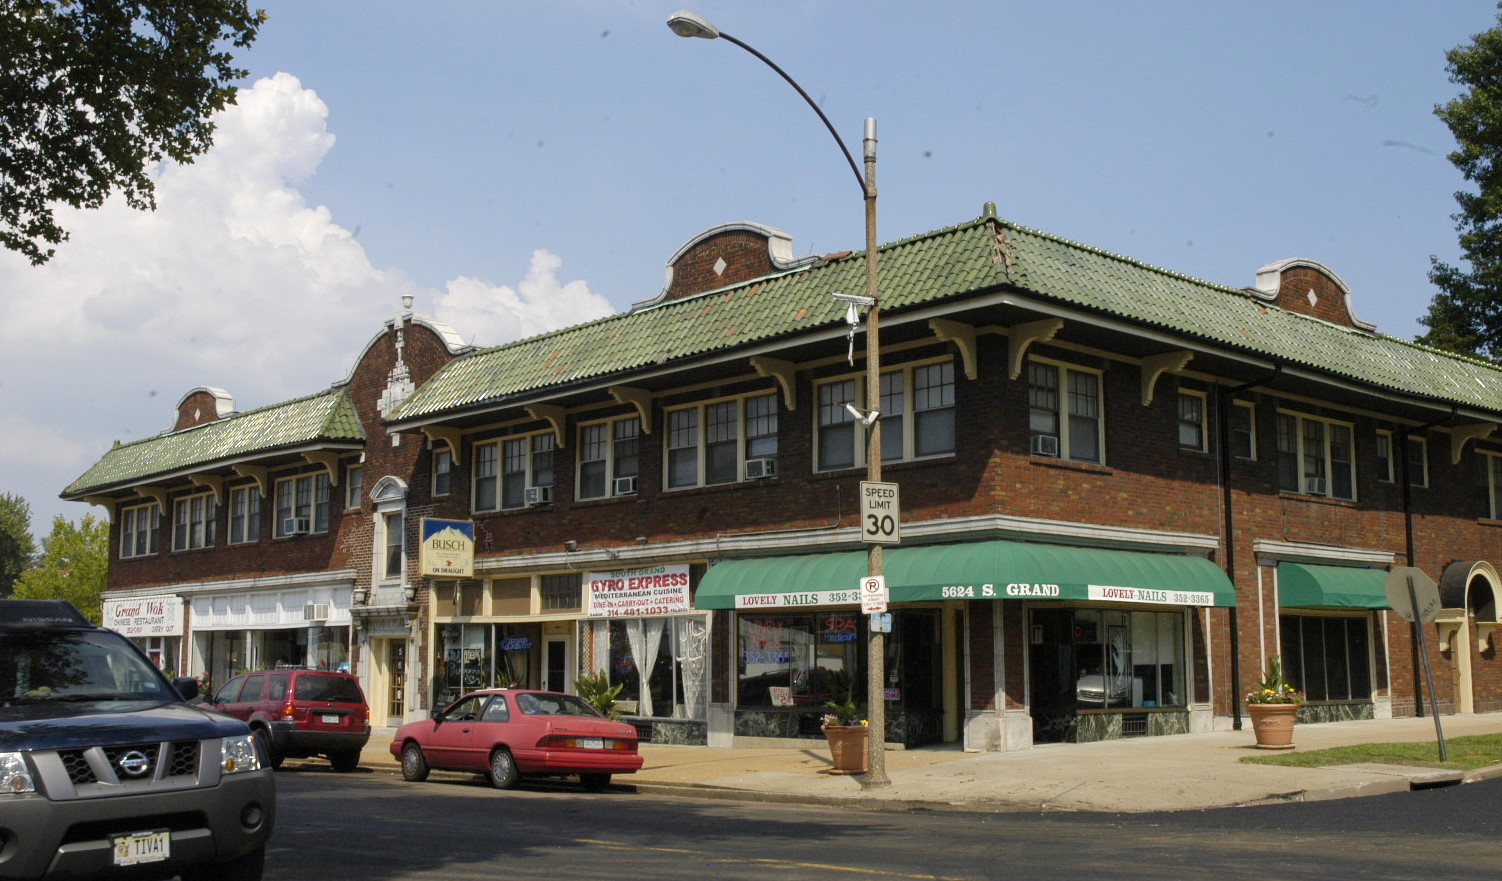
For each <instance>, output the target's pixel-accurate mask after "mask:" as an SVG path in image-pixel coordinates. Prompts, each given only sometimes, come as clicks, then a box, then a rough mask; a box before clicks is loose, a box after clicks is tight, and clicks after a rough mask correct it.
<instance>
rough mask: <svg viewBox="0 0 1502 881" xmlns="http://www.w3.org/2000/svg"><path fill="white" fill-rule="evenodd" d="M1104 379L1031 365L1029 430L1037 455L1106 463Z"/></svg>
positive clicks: (1044, 363) (1089, 373) (1051, 366)
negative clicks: (1103, 404) (1102, 416)
mask: <svg viewBox="0 0 1502 881" xmlns="http://www.w3.org/2000/svg"><path fill="white" fill-rule="evenodd" d="M1100 376H1101V375H1100V372H1099V371H1095V370H1087V369H1085V368H1083V367H1075V366H1073V365H1067V364H1057V363H1053V362H1050V361H1037V360H1034V361H1029V362H1028V365H1027V400H1028V429H1029V431H1030V432H1031V435H1032V439H1031V441H1030V443H1031V450H1032V452H1033V454H1034V455H1039V456H1055V457H1058V458H1062V459H1068V460H1070V461H1072V462H1094V463H1097V464H1099V463H1101V462H1102V461H1103V457H1102V454H1101V451H1102V449H1103V448H1104V446H1105V433H1104V424H1103V422H1104V420H1102V418H1101V412H1102V408H1101V387H1100V386H1101V382H1100Z"/></svg>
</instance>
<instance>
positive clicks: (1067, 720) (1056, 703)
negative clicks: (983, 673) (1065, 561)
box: [1027, 609, 1079, 743]
mask: <svg viewBox="0 0 1502 881" xmlns="http://www.w3.org/2000/svg"><path fill="white" fill-rule="evenodd" d="M1073 626H1074V612H1073V611H1071V610H1069V609H1033V610H1032V614H1031V616H1030V620H1029V622H1028V656H1027V659H1028V707H1029V710H1030V711H1031V713H1032V717H1033V742H1034V743H1059V742H1061V741H1063V740H1064V739H1066V737H1067V736H1068V734H1069V728H1070V726H1071V724H1072V722H1073V720H1074V716H1075V710H1076V707H1077V704H1076V691H1075V689H1076V688H1077V683H1078V680H1079V671H1078V668H1077V667H1076V666H1075V662H1074V635H1073V631H1072V628H1073Z"/></svg>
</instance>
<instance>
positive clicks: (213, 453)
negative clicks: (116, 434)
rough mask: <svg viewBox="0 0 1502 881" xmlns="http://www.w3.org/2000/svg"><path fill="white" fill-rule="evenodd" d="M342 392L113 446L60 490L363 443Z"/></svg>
mask: <svg viewBox="0 0 1502 881" xmlns="http://www.w3.org/2000/svg"><path fill="white" fill-rule="evenodd" d="M364 440H365V431H364V429H362V428H361V427H360V420H359V418H358V417H356V415H355V408H354V406H353V405H352V404H351V403H350V399H349V394H348V392H346V391H344V390H343V389H331V390H329V391H326V392H321V393H319V394H316V395H312V396H310V397H306V398H299V399H298V400H295V401H287V402H285V403H281V404H274V405H272V406H270V407H263V408H261V409H259V410H252V411H250V412H247V413H237V414H235V415H233V416H229V417H227V418H224V419H219V420H216V421H214V422H208V423H205V424H203V425H197V426H194V427H192V428H185V429H183V430H181V431H173V432H168V433H167V434H161V435H157V436H155V437H149V438H144V439H142V440H138V441H133V442H131V443H128V444H121V443H118V442H117V443H116V445H115V446H114V447H113V448H112V449H111V450H110V451H109V452H107V453H105V454H104V456H103V458H101V459H100V460H99V461H98V462H97V463H95V465H94V467H92V468H90V469H89V470H88V471H86V472H84V474H83V476H82V477H79V478H78V479H77V480H75V481H73V483H71V484H70V485H69V486H68V488H67V489H65V490H63V493H62V494H63V496H64V497H65V498H67V497H72V496H81V495H86V494H88V493H91V492H97V491H101V490H107V489H110V488H113V487H116V486H120V485H122V484H130V483H133V482H137V481H143V480H147V479H150V478H152V477H155V476H157V475H161V474H168V473H171V472H174V471H180V470H182V469H185V468H193V467H201V466H206V465H209V464H212V463H214V462H220V461H223V460H226V459H233V458H241V457H246V456H253V455H255V454H257V453H267V452H271V451H274V450H278V449H284V448H287V447H296V446H304V445H307V444H314V443H320V442H334V443H363V442H364Z"/></svg>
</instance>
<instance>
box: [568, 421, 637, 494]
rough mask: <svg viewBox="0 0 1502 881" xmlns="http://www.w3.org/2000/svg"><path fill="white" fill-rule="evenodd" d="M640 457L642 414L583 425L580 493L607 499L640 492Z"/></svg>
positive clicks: (581, 429) (580, 447)
mask: <svg viewBox="0 0 1502 881" xmlns="http://www.w3.org/2000/svg"><path fill="white" fill-rule="evenodd" d="M640 461H641V418H640V417H637V416H630V417H625V418H621V419H610V420H607V421H605V422H591V423H589V424H587V425H581V426H579V496H578V497H579V498H580V499H604V498H609V497H610V496H625V495H630V494H632V493H634V492H636V480H635V478H636V476H637V475H638V474H639V473H640V470H639V469H640Z"/></svg>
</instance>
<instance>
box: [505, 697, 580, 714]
mask: <svg viewBox="0 0 1502 881" xmlns="http://www.w3.org/2000/svg"><path fill="white" fill-rule="evenodd" d="M516 706H517V707H518V708H519V709H520V710H521V711H522V712H523V713H526V714H527V715H529V716H598V715H600V713H599V711H598V710H596V709H595V708H594V707H592V706H590V705H589V704H587V703H585V702H584V701H582V700H580V699H579V698H577V697H574V696H573V695H571V694H519V695H517V696H516Z"/></svg>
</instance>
